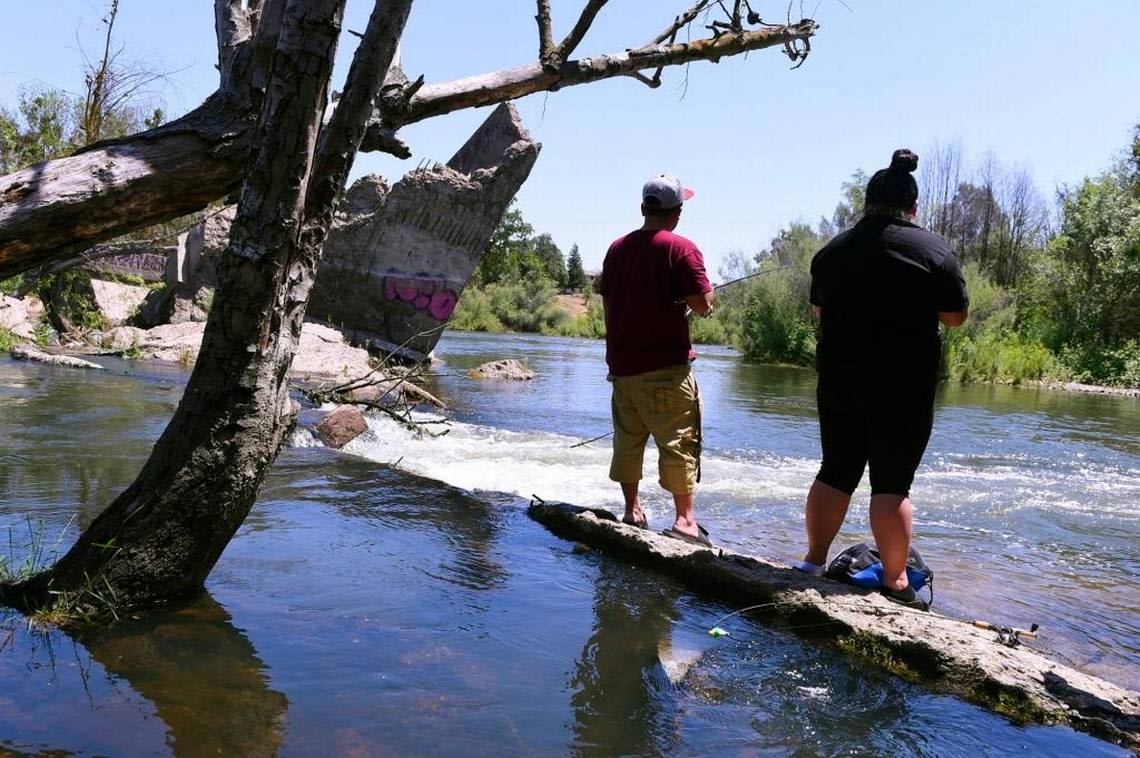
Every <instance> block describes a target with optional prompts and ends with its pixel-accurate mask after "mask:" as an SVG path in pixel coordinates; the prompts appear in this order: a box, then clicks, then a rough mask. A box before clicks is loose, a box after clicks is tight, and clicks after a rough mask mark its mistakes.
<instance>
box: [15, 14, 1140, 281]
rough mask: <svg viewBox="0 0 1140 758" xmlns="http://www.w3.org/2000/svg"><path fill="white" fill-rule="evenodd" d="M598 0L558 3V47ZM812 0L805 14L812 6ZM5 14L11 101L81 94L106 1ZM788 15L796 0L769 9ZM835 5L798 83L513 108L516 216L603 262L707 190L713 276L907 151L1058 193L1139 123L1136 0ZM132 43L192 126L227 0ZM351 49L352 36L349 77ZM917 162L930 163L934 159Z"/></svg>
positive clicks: (617, 36) (635, 89)
mask: <svg viewBox="0 0 1140 758" xmlns="http://www.w3.org/2000/svg"><path fill="white" fill-rule="evenodd" d="M583 1H584V0H553V2H552V4H553V6H554V9H555V16H556V18H555V27H556V33H562V34H564V33H565V32H566V31H567V30H568V28H569V26H570V25H571V24H572V22H573V19H574V18H575V17H576V15H577V13H578V11H579V9H580V8H581V5H582V3H583ZM815 2H816V0H811V1H810V2H807V3H805V7H806V9H807V11H808V12H809V13H810V12H811V11H812V9H813V7H814V5H815ZM688 4H689V3H688V2H687V1H686V0H611V2H610V4H609V5H608V6H607V7H606V8H605V9H604V10H603V11H602V13H601V15H600V16H599V18H598V21H597V23H596V25H595V28H594V30H593V31H592V32H591V34H590V36H589V37H587V39H586V40H585V42H584V43H583V45H582V48H581V49H580V51H579V52H580V53H581V54H589V53H597V52H606V51H617V50H621V49H623V48H625V47H628V46H631V45H633V44H640V43H642V42H644V41H646V40H647V39H649V38H650V37H652V36H653V35H654V34H655V33H656V32H657V31H659V30H660V29H661V28H663V27H664V26H665V25H666V24H667V22H668V21H669V20H670V19H671V18H672V17H673V15H674V14H675V13H676V12H677V11H678V10H680V9H681V8H682V7H683V6H685V7H687V5H688ZM6 5H8V6H9V7H7V8H5V17H6V19H5V20H6V24H5V29H4V31H3V32H0V103H3V104H5V105H7V106H9V107H10V106H12V105H14V103H15V100H16V96H17V93H18V91H19V89H20V87H21V86H27V85H35V84H38V83H44V84H47V85H51V86H54V87H60V88H63V89H68V90H71V91H75V90H77V89H78V88H79V85H80V81H79V66H80V54H79V51H78V46H77V39H78V40H82V42H83V44H84V45H85V46H86V47H87V49H88V50H94V49H95V48H96V47H97V38H98V34H99V28H98V17H99V14H100V12H101V11H102V10H103V9H104V8H105V5H106V4H105V3H104V2H103V1H102V0H38V2H35V3H16V2H12V1H11V0H9V2H7V3H6ZM753 5H754V6H755V7H756V8H757V9H758V10H761V12H764V11H768V12H769V13H770V14H771V16H772V17H780V16H781V15H782V14H783V11H784V8H785V7H786V6H785V5H784V4H783V3H782V2H765V1H763V0H761V2H755V1H754V3H753ZM847 5H848V6H850V9H851V10H848V9H847V8H846V7H844V5H842V4H841V3H840V2H838V1H837V0H822V2H821V3H820V4H819V6H818V10H816V12H815V18H816V19H817V20H818V21H819V22H820V24H821V27H822V28H821V29H820V32H819V34H818V35H817V36H816V38H815V40H814V42H813V49H814V51H813V53H812V56H811V58H810V59H809V60H808V62H807V64H806V65H805V66H803V68H801V69H799V70H797V71H789V70H788V61H787V59H786V58H784V57H783V56H782V55H780V54H779V53H778V52H777V51H774V50H768V51H760V52H758V53H753V54H751V55H750V56H749V57H748V58H747V59H745V58H733V59H727V60H724V61H722V62H721V63H720V64H717V65H712V64H707V63H699V64H693V65H692V66H691V67H690V68H689V71H688V87H687V91H686V92H685V94H684V97H683V98H682V96H681V95H682V92H681V89H680V87H681V85H682V82H683V81H684V78H685V72H684V71H683V70H681V69H673V70H669V71H666V80H665V84H664V86H662V87H661V88H660V89H658V90H655V91H654V90H650V89H648V88H646V87H644V86H643V85H641V84H638V83H637V82H635V81H633V80H632V79H628V78H621V79H616V80H612V81H607V82H602V83H599V84H592V85H585V86H582V87H573V88H569V89H567V90H564V91H562V92H557V93H553V94H551V95H549V96H546V95H535V96H531V97H529V98H526V99H524V100H522V101H520V102H519V103H518V106H519V109H520V112H521V113H522V116H523V119H524V120H525V122H526V124H527V126H528V127H529V128H530V130H531V132H532V133H533V134H534V135H535V137H536V138H537V139H538V140H539V141H541V142H542V143H543V152H542V155H541V156H540V157H539V160H538V164H537V166H536V167H535V170H534V173H533V174H532V175H531V178H530V180H529V181H528V182H527V184H526V186H525V187H524V188H523V189H522V191H521V192H520V194H519V206H520V208H521V209H522V211H523V213H524V215H525V216H526V218H527V220H528V221H530V222H531V223H532V224H533V225H534V226H535V228H536V229H537V230H539V231H546V232H549V233H551V234H552V235H553V236H554V239H555V240H556V241H557V242H558V244H559V245H560V246H561V247H562V248H563V249H564V250H568V249H569V247H570V245H571V243H573V242H578V243H579V245H580V247H581V250H582V254H583V258H584V260H585V262H586V266H587V268H596V267H598V266H599V265H600V262H601V258H602V255H603V254H604V252H605V249H606V246H607V245H608V243H609V241H610V240H611V239H612V238H614V237H616V236H617V235H619V234H621V233H624V232H625V231H628V229H630V228H632V227H633V226H635V225H637V224H638V223H639V220H640V219H639V217H638V212H637V206H638V203H639V200H640V197H639V188H640V186H641V183H642V182H643V181H644V180H645V179H646V178H647V177H648V176H650V175H652V174H654V173H657V172H660V171H670V172H672V173H675V174H677V175H678V176H680V177H681V178H682V179H683V180H684V181H685V182H686V183H687V184H689V185H690V186H692V187H693V188H694V189H695V190H696V191H697V196H696V198H694V200H693V201H691V202H690V203H689V204H687V206H686V210H685V216H684V218H683V220H682V227H681V228H680V229H679V231H680V232H682V233H684V234H686V235H688V236H690V237H692V238H693V239H694V240H695V241H696V242H697V243H698V244H699V245H700V246H701V248H702V249H703V250H704V251H705V254H706V257H707V258H708V263H709V268H710V270H712V271H716V269H717V267H718V265H719V262H720V260H721V257H722V256H723V254H724V253H725V252H726V251H728V250H732V249H741V250H745V251H748V252H752V251H755V250H757V249H758V248H759V247H761V246H762V245H763V244H764V243H765V242H766V241H767V239H768V238H769V237H770V236H771V235H772V234H773V233H774V232H775V231H776V230H777V229H778V228H779V227H780V226H782V225H784V224H786V223H788V222H789V221H792V220H795V219H805V220H808V221H813V222H814V221H816V220H817V219H818V218H819V217H820V216H821V215H830V213H831V211H832V210H833V209H834V207H835V203H836V201H837V199H838V193H839V186H840V183H841V182H842V181H843V180H844V179H845V178H846V177H848V176H849V175H850V174H851V173H852V172H853V171H854V170H855V169H856V168H859V167H863V168H865V169H868V170H874V169H876V168H879V167H881V166H882V165H884V164H885V163H886V162H887V160H888V158H889V156H890V153H891V151H892V150H893V149H894V148H896V147H900V146H909V147H912V148H913V149H915V150H916V151H917V152H918V153H919V155H920V156H921V155H922V153H923V151H924V149H926V148H927V147H928V146H929V145H931V144H932V143H933V142H935V141H936V140H941V141H943V142H945V141H948V140H960V141H961V143H962V144H963V146H964V149H965V151H966V154H967V157H968V158H969V159H971V160H974V159H977V158H978V157H980V156H981V154H982V153H984V152H985V151H993V152H994V154H995V155H996V156H997V157H998V158H999V159H1000V160H1002V161H1003V162H1004V163H1006V164H1010V165H1020V166H1025V167H1027V168H1029V169H1030V170H1031V172H1032V173H1033V175H1034V177H1035V178H1036V180H1037V183H1038V185H1039V187H1040V189H1041V190H1042V192H1044V193H1046V194H1052V192H1053V190H1054V188H1055V187H1057V186H1058V185H1059V184H1064V183H1071V182H1075V181H1079V180H1080V179H1081V178H1082V177H1084V176H1086V175H1089V174H1095V173H1097V172H1099V171H1101V170H1103V169H1104V168H1105V167H1107V166H1108V164H1109V163H1110V162H1111V160H1112V159H1113V157H1114V155H1116V154H1117V152H1118V151H1119V150H1121V149H1122V148H1123V146H1124V145H1125V144H1126V141H1127V139H1128V134H1129V130H1130V128H1131V126H1132V125H1133V124H1135V123H1136V122H1138V121H1140V94H1138V93H1140V54H1138V53H1137V52H1136V40H1138V39H1140V2H1137V1H1136V0H1103V1H1102V2H1095V3H1071V2H1060V1H1059V0H1058V1H1053V0H1044V1H1042V0H1038V1H1030V0H1017V1H1007V2H982V0H958V1H957V2H937V3H935V2H922V3H916V2H904V1H903V0H894V1H893V2H892V1H888V0H847ZM370 8H371V2H368V1H366V0H349V5H348V26H349V28H352V29H356V30H361V29H363V28H364V26H365V23H366V20H367V14H368V12H369V10H370ZM534 11H535V4H534V0H496V2H479V3H477V2H462V1H460V0H418V2H417V3H416V5H415V6H414V7H413V10H412V18H411V21H410V24H409V28H408V32H407V35H406V36H405V40H404V47H403V60H404V66H405V69H406V70H407V72H408V73H409V75H410V76H412V77H415V76H416V75H418V74H420V73H422V74H424V75H425V76H426V77H427V80H428V81H429V82H431V81H440V80H445V79H452V78H457V77H461V76H466V75H470V74H475V73H482V72H485V71H490V70H494V69H498V68H503V67H507V66H513V65H518V64H521V63H526V62H529V61H531V60H533V58H534V55H535V48H536V32H535V23H534V19H533V16H534ZM118 29H119V33H118V39H119V41H120V42H122V43H123V44H124V45H125V46H126V47H127V49H128V51H129V52H130V53H132V54H134V55H136V56H138V57H141V58H145V59H149V60H151V61H153V62H154V63H156V64H157V65H159V66H162V67H165V68H168V69H178V72H177V73H175V74H173V76H172V83H171V85H170V86H169V87H166V88H165V89H164V90H163V91H162V92H161V93H160V96H161V98H162V99H163V100H164V101H165V103H166V106H167V110H168V111H169V112H170V113H172V114H173V115H178V114H180V113H182V112H185V111H186V110H188V109H190V108H192V107H193V106H194V105H196V104H197V103H198V102H200V101H201V100H202V98H203V97H204V96H205V95H207V94H208V93H209V92H211V91H212V90H213V89H214V86H215V83H216V73H215V71H214V68H213V65H214V60H215V49H214V36H213V14H212V4H211V3H209V2H207V1H206V0H201V1H200V2H193V3H191V2H185V0H179V1H177V2H175V1H174V0H146V1H145V2H144V0H121V11H120V22H119V27H118ZM354 41H355V40H354V38H351V37H346V39H345V40H344V43H343V44H344V45H345V47H344V48H343V49H342V55H341V58H342V60H341V63H340V66H339V70H340V75H341V76H343V72H344V69H345V68H346V64H347V59H348V57H349V56H350V55H351V45H352V43H353V42H354ZM486 113H487V111H464V112H460V113H456V114H452V115H449V116H445V117H442V118H439V119H435V120H432V121H430V122H427V123H423V124H417V125H413V126H412V127H409V128H408V129H406V130H405V131H404V138H405V139H406V140H407V141H408V142H409V143H410V145H411V146H412V149H413V151H414V153H415V155H414V157H413V158H412V160H410V161H407V162H403V163H402V162H400V161H396V160H395V159H392V158H390V157H388V156H375V155H362V156H361V158H360V159H359V160H358V162H357V167H358V168H357V172H356V173H357V174H360V173H362V172H366V171H376V172H380V173H383V174H385V175H386V176H387V177H389V178H390V179H391V178H395V177H396V176H397V175H398V174H400V173H402V172H403V171H405V170H407V169H408V168H410V167H413V166H415V165H416V164H417V163H418V162H420V161H422V160H439V161H446V160H447V159H448V158H449V157H450V155H451V154H452V152H454V150H455V149H456V148H457V147H458V146H459V145H460V144H462V142H463V141H464V139H466V137H467V135H468V134H469V133H470V132H471V131H472V130H473V129H474V128H475V127H476V126H477V125H478V123H479V122H480V121H481V120H482V118H483V117H484V116H485V115H486ZM919 170H920V171H921V170H922V164H921V163H920V168H919Z"/></svg>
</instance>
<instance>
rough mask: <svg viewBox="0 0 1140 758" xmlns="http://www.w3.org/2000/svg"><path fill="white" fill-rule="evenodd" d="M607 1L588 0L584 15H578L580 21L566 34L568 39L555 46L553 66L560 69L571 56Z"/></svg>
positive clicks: (551, 60) (551, 64)
mask: <svg viewBox="0 0 1140 758" xmlns="http://www.w3.org/2000/svg"><path fill="white" fill-rule="evenodd" d="M606 2H608V0H587V2H586V7H585V8H583V9H582V15H580V16H579V17H578V23H576V24H574V28H573V29H571V30H570V33H569V34H567V35H566V39H564V40H562V41H561V42H559V43H558V47H556V48H554V51H553V52H552V53H551V55H550V60H549V66H550V67H551V68H554V69H558V68H559V67H560V66H561V65H562V64H563V63H564V62H565V61H566V59H567V58H569V57H570V53H572V52H574V50H575V48H577V47H578V43H580V42H581V41H582V38H583V37H585V36H586V32H588V31H590V26H592V25H593V23H594V18H595V17H596V16H597V15H598V11H600V10H601V9H602V6H603V5H605V4H606Z"/></svg>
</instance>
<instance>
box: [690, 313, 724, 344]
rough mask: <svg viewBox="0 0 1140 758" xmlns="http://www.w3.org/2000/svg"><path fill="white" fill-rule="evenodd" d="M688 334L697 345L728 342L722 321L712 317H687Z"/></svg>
mask: <svg viewBox="0 0 1140 758" xmlns="http://www.w3.org/2000/svg"><path fill="white" fill-rule="evenodd" d="M689 336H690V337H692V340H693V342H694V343H696V344H698V345H727V344H728V343H729V338H728V330H727V329H726V328H725V325H724V322H723V321H719V320H717V318H716V317H715V311H714V316H713V317H712V318H699V317H698V318H692V319H689Z"/></svg>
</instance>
